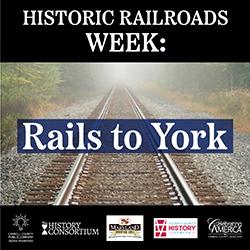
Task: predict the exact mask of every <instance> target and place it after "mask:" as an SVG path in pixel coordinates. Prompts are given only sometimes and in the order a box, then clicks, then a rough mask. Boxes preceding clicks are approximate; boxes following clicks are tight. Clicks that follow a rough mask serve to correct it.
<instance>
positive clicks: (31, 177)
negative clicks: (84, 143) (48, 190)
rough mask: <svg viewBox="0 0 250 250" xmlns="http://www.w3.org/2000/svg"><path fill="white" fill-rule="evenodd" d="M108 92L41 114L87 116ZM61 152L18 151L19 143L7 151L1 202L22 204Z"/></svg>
mask: <svg viewBox="0 0 250 250" xmlns="http://www.w3.org/2000/svg"><path fill="white" fill-rule="evenodd" d="M104 94H105V93H99V94H98V95H94V94H93V95H91V94H89V96H88V97H87V98H86V99H83V100H80V101H77V102H76V103H74V104H72V105H70V106H68V107H66V108H61V109H59V110H56V111H53V112H50V113H48V114H47V115H46V116H43V117H37V118H78V119H84V118H87V117H88V116H89V115H90V113H91V112H92V111H93V110H94V108H95V107H96V106H97V105H98V103H99V102H100V101H101V99H102V98H103V96H104ZM56 156H57V154H17V153H16V147H14V148H12V149H11V150H10V152H8V153H6V154H3V155H2V159H1V180H0V181H1V199H0V201H1V204H2V205H13V204H20V202H21V201H22V197H23V194H24V192H26V191H27V190H29V188H30V187H31V186H32V184H33V183H34V181H36V180H37V178H38V177H39V176H40V175H41V174H42V173H43V171H44V168H45V166H46V165H48V164H49V163H50V161H51V160H52V159H54V158H55V157H56Z"/></svg>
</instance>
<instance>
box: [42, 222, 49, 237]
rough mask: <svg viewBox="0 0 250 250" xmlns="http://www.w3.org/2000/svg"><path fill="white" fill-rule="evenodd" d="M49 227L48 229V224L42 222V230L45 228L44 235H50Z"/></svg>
mask: <svg viewBox="0 0 250 250" xmlns="http://www.w3.org/2000/svg"><path fill="white" fill-rule="evenodd" d="M47 227H48V223H46V222H42V228H43V232H42V235H47V234H48V233H47V231H46V229H47Z"/></svg>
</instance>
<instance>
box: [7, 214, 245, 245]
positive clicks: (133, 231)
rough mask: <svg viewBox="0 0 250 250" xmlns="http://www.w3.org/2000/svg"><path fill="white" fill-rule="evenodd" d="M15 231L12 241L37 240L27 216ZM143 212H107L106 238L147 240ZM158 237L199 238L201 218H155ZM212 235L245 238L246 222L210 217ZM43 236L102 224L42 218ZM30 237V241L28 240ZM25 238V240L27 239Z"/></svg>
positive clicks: (84, 231) (87, 231)
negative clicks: (90, 224) (124, 213)
mask: <svg viewBox="0 0 250 250" xmlns="http://www.w3.org/2000/svg"><path fill="white" fill-rule="evenodd" d="M12 225H13V227H14V228H16V230H15V231H14V232H10V233H9V234H8V241H9V242H12V243H13V242H33V237H34V235H33V232H31V231H30V230H29V219H28V218H27V217H26V215H22V214H20V215H16V217H15V218H14V219H13V224H12ZM144 229H145V230H148V229H146V228H144V216H143V215H107V216H106V241H144ZM152 229H153V238H154V239H197V238H198V219H197V218H154V219H153V228H152ZM207 230H208V234H207V236H208V238H242V222H240V221H227V220H222V219H220V218H209V219H207ZM40 235H41V237H48V236H72V235H74V236H76V235H77V236H98V235H100V229H99V228H98V227H87V226H86V225H83V223H82V222H80V221H74V222H72V221H70V222H66V221H42V222H41V232H40ZM24 239H26V240H24ZM23 240H24V241H23Z"/></svg>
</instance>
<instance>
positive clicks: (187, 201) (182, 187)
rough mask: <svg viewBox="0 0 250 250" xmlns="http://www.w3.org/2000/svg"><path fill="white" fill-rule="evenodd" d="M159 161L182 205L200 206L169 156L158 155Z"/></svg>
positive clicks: (140, 113) (141, 116)
mask: <svg viewBox="0 0 250 250" xmlns="http://www.w3.org/2000/svg"><path fill="white" fill-rule="evenodd" d="M127 93H128V95H129V97H130V99H131V102H132V103H133V105H134V107H135V110H136V113H137V114H138V117H139V118H140V119H146V117H145V116H144V114H143V112H142V111H141V109H140V107H139V106H138V104H137V103H136V101H135V99H134V97H133V95H132V94H131V92H130V90H128V89H127ZM158 156H159V157H160V159H162V161H161V162H162V163H163V166H164V168H165V170H166V171H167V173H168V174H169V175H170V176H171V177H172V181H173V183H174V185H175V188H176V189H177V191H178V193H179V194H180V196H181V200H182V202H183V204H184V205H201V204H200V203H199V201H198V200H197V198H196V196H195V194H194V193H193V191H192V190H191V188H190V187H189V185H188V184H187V182H186V181H185V179H184V177H183V176H182V174H181V172H180V170H179V169H178V167H177V165H176V164H175V162H174V161H173V159H172V158H171V156H170V155H169V154H166V153H158Z"/></svg>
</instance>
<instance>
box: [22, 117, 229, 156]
mask: <svg viewBox="0 0 250 250" xmlns="http://www.w3.org/2000/svg"><path fill="white" fill-rule="evenodd" d="M17 127H18V130H17V133H18V136H17V137H18V144H17V151H18V153H156V152H164V153H232V152H233V120H228V119H175V120H173V119H146V120H139V119H115V120H113V119H112V120H111V119H110V120H94V119H20V120H18V122H17Z"/></svg>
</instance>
